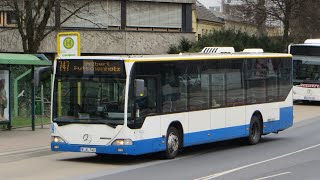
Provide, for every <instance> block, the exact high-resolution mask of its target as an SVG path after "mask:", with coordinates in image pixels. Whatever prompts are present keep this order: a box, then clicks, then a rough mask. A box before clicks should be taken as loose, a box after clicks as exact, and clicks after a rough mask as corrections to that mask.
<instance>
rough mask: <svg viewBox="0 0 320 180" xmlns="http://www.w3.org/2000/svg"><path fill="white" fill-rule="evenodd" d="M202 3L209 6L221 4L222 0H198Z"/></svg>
mask: <svg viewBox="0 0 320 180" xmlns="http://www.w3.org/2000/svg"><path fill="white" fill-rule="evenodd" d="M198 1H199V2H200V3H201V4H203V5H205V6H206V7H207V8H208V7H209V6H219V5H220V4H221V0H198Z"/></svg>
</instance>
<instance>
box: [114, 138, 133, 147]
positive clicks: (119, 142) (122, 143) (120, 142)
mask: <svg viewBox="0 0 320 180" xmlns="http://www.w3.org/2000/svg"><path fill="white" fill-rule="evenodd" d="M112 145H114V146H129V145H133V142H132V140H131V139H116V140H115V141H113V143H112Z"/></svg>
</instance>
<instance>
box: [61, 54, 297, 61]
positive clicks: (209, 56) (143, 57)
mask: <svg viewBox="0 0 320 180" xmlns="http://www.w3.org/2000/svg"><path fill="white" fill-rule="evenodd" d="M268 57H269V58H290V57H292V55H291V54H286V53H254V54H253V53H244V52H239V53H231V54H230V53H228V54H223V53H222V54H203V53H180V54H164V55H128V56H74V57H63V58H59V59H68V60H73V59H74V60H77V59H78V60H80V59H86V60H123V61H126V62H149V61H179V60H181V61H183V60H210V59H212V60H224V59H241V58H250V59H251V58H268Z"/></svg>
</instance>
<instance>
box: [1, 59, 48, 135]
mask: <svg viewBox="0 0 320 180" xmlns="http://www.w3.org/2000/svg"><path fill="white" fill-rule="evenodd" d="M51 65H52V62H51V61H49V60H48V59H47V58H46V57H45V56H44V55H31V54H11V53H0V125H5V126H7V129H9V130H10V129H11V127H12V126H11V113H12V109H11V108H12V107H13V106H11V103H12V101H11V99H10V97H13V98H14V104H13V105H14V107H17V98H18V94H17V92H18V90H17V86H16V84H17V82H18V80H20V79H21V78H22V77H23V76H25V75H27V74H30V73H31V76H32V81H31V82H34V72H35V68H36V67H42V66H51ZM19 66H28V67H29V66H30V67H31V68H30V69H29V70H28V71H26V72H24V73H22V74H21V75H19V76H18V77H16V78H15V80H14V82H10V80H11V71H12V69H13V67H19ZM31 82H30V83H31ZM12 83H14V84H12ZM11 93H13V96H12V95H11ZM30 100H31V115H32V116H31V126H32V130H33V131H34V130H35V86H34V83H31V99H30ZM14 110H15V111H16V108H14Z"/></svg>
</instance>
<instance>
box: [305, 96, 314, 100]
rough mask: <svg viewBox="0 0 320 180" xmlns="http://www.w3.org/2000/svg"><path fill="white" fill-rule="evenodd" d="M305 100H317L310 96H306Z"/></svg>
mask: <svg viewBox="0 0 320 180" xmlns="http://www.w3.org/2000/svg"><path fill="white" fill-rule="evenodd" d="M304 99H305V100H315V99H316V98H315V97H310V96H305V97H304Z"/></svg>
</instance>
